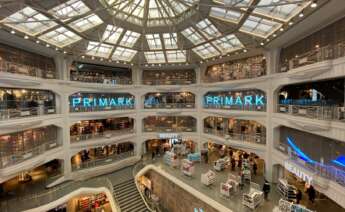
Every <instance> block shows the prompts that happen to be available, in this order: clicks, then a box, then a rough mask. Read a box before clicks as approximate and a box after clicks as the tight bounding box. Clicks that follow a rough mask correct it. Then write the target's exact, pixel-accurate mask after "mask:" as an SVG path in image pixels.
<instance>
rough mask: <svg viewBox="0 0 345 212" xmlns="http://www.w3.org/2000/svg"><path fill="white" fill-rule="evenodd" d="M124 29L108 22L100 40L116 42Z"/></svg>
mask: <svg viewBox="0 0 345 212" xmlns="http://www.w3.org/2000/svg"><path fill="white" fill-rule="evenodd" d="M123 31H124V29H123V28H121V27H118V26H115V25H111V24H108V25H107V27H106V28H105V30H104V33H103V36H102V41H105V42H108V43H112V44H117V42H118V40H119V39H120V37H121V35H122V33H123Z"/></svg>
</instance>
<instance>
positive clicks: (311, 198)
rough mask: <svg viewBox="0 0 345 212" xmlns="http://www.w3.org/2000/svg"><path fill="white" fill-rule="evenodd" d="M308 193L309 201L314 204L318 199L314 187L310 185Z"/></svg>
mask: <svg viewBox="0 0 345 212" xmlns="http://www.w3.org/2000/svg"><path fill="white" fill-rule="evenodd" d="M307 193H308V197H309V201H310V202H311V203H314V201H315V197H316V191H315V189H314V187H313V186H312V185H310V187H309V188H308V189H307Z"/></svg>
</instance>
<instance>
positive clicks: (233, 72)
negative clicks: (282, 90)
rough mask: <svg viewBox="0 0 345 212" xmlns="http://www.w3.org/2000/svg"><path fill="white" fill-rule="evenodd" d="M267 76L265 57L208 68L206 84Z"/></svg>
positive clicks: (205, 76)
mask: <svg viewBox="0 0 345 212" xmlns="http://www.w3.org/2000/svg"><path fill="white" fill-rule="evenodd" d="M265 74H266V60H265V58H264V57H263V56H256V57H250V58H246V59H240V60H234V61H229V62H226V63H222V64H216V65H211V66H209V67H207V70H206V72H205V75H204V81H205V82H223V81H230V80H240V79H250V78H257V77H261V76H264V75H265Z"/></svg>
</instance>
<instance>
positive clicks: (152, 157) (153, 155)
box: [151, 150, 155, 160]
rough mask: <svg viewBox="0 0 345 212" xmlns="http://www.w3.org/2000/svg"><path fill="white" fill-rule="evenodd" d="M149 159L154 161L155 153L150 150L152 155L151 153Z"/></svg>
mask: <svg viewBox="0 0 345 212" xmlns="http://www.w3.org/2000/svg"><path fill="white" fill-rule="evenodd" d="M151 159H152V160H154V159H155V151H154V150H152V153H151Z"/></svg>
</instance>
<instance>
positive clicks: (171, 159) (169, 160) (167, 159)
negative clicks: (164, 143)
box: [163, 151, 178, 167]
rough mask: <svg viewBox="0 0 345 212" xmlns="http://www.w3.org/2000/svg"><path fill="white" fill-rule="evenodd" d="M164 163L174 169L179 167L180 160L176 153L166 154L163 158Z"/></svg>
mask: <svg viewBox="0 0 345 212" xmlns="http://www.w3.org/2000/svg"><path fill="white" fill-rule="evenodd" d="M163 160H164V163H165V164H167V165H169V166H172V167H177V166H178V159H177V155H176V154H175V153H174V152H169V151H167V152H165V154H164V156H163Z"/></svg>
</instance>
